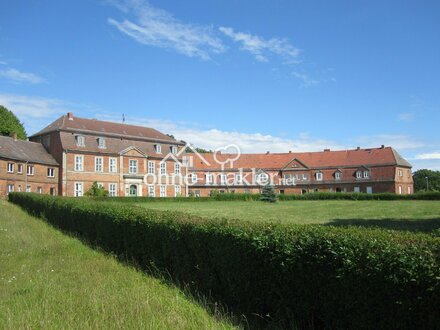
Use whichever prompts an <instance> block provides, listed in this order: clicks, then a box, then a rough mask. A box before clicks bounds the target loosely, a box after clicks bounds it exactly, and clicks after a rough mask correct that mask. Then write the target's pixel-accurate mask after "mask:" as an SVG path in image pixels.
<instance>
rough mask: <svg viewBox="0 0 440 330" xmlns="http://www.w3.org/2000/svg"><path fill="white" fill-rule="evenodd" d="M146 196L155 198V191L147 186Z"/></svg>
mask: <svg viewBox="0 0 440 330" xmlns="http://www.w3.org/2000/svg"><path fill="white" fill-rule="evenodd" d="M148 196H149V197H154V196H156V191H155V189H154V186H153V185H149V186H148Z"/></svg>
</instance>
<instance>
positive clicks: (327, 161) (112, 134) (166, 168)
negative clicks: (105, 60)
mask: <svg viewBox="0 0 440 330" xmlns="http://www.w3.org/2000/svg"><path fill="white" fill-rule="evenodd" d="M185 145H186V144H185V143H184V142H183V141H177V140H175V139H174V138H173V137H172V136H169V135H166V134H163V133H161V132H159V131H157V130H155V129H152V128H147V127H143V126H134V125H127V124H120V123H113V122H107V121H101V120H95V119H84V118H78V117H75V116H74V115H73V114H72V113H70V112H69V113H67V114H66V115H64V116H61V117H60V118H58V119H57V120H55V121H54V122H53V123H51V124H50V125H48V126H47V127H45V128H44V129H42V130H41V131H39V132H38V133H36V134H34V135H32V136H31V137H30V138H29V141H20V140H17V139H16V137H0V196H1V197H5V196H6V195H7V194H8V193H9V192H12V191H28V192H38V193H44V194H52V195H62V196H83V194H84V193H85V192H86V191H87V190H89V189H90V187H91V186H92V184H93V182H97V183H98V184H99V185H101V186H103V187H104V188H105V189H107V190H108V191H109V193H110V195H111V196H153V197H174V196H189V195H192V196H209V195H210V194H211V193H212V192H213V191H218V192H220V193H222V192H237V193H241V192H250V193H257V192H259V191H260V189H261V187H262V185H263V184H265V183H267V182H269V181H270V182H271V183H273V184H274V185H275V189H276V191H277V192H278V193H280V194H301V193H305V192H313V191H334V192H365V193H379V192H391V193H397V194H411V193H413V179H412V173H411V165H410V164H409V163H408V162H407V161H406V160H405V159H403V158H402V157H401V156H400V155H399V154H398V153H397V152H396V151H395V150H394V149H392V148H390V147H384V146H381V147H380V148H373V149H361V148H357V149H354V150H340V151H330V150H328V149H326V150H324V151H322V152H305V153H293V152H288V153H269V152H268V153H265V154H242V155H240V157H238V158H237V157H236V155H231V154H219V153H209V154H202V155H199V154H197V153H185ZM234 158H237V159H234ZM229 160H231V161H229ZM219 164H223V165H225V164H226V166H223V167H222V166H221V165H219ZM184 178H186V180H184ZM269 179H270V180H269ZM268 180H269V181H268Z"/></svg>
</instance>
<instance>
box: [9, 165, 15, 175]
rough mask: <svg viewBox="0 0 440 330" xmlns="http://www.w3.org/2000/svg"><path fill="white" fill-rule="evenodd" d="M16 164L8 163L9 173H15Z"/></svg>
mask: <svg viewBox="0 0 440 330" xmlns="http://www.w3.org/2000/svg"><path fill="white" fill-rule="evenodd" d="M14 165H15V164H14V163H8V173H14V167H15V166H14Z"/></svg>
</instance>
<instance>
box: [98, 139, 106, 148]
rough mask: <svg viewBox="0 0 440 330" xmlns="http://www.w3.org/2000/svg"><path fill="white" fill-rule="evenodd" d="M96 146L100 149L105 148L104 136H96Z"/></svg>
mask: <svg viewBox="0 0 440 330" xmlns="http://www.w3.org/2000/svg"><path fill="white" fill-rule="evenodd" d="M98 148H100V149H105V148H106V146H105V138H103V137H99V138H98Z"/></svg>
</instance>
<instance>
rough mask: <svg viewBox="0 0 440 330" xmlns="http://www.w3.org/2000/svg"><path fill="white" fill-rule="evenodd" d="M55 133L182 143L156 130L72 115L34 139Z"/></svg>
mask: <svg viewBox="0 0 440 330" xmlns="http://www.w3.org/2000/svg"><path fill="white" fill-rule="evenodd" d="M54 131H67V132H76V133H90V134H95V135H102V136H117V137H123V138H124V139H135V140H150V141H151V140H154V141H164V142H174V143H178V144H181V142H177V141H176V140H175V139H173V138H172V137H170V136H168V135H166V134H163V133H161V132H159V131H158V130H155V129H154V128H149V127H144V126H136V125H127V124H120V123H114V122H109V121H103V120H97V119H86V118H78V117H74V116H73V114H71V113H68V114H67V115H64V116H61V117H60V118H58V119H57V120H55V121H54V122H53V123H51V124H50V125H48V126H47V127H45V128H44V129H42V130H41V131H39V132H38V133H36V134H34V135H33V136H32V137H35V136H40V135H43V134H46V133H50V132H54Z"/></svg>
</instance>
